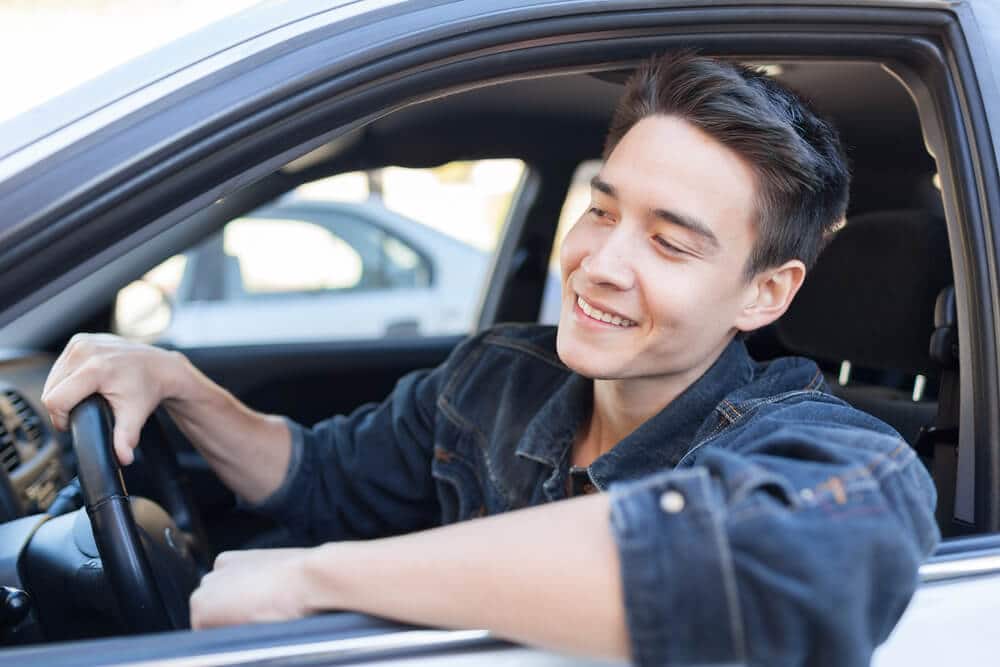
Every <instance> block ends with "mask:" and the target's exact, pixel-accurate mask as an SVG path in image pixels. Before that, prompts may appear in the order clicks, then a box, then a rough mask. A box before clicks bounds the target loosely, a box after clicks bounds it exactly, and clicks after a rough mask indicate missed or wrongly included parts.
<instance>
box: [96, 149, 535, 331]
mask: <svg viewBox="0 0 1000 667" xmlns="http://www.w3.org/2000/svg"><path fill="white" fill-rule="evenodd" d="M524 170H525V166H524V163H523V162H521V161H520V160H502V159H501V160H480V161H467V162H452V163H448V164H444V165H442V166H440V167H436V168H432V169H403V168H394V167H389V168H384V169H378V170H375V171H371V172H353V173H347V174H342V175H338V176H334V177H330V178H326V179H322V180H318V181H313V182H309V183H305V184H303V185H301V186H300V187H299V188H297V189H296V190H295V191H293V192H291V193H288V194H286V195H285V196H283V197H281V198H280V199H279V200H278V201H275V202H271V203H269V204H266V205H265V206H263V207H260V208H258V209H256V210H255V211H252V212H251V213H249V214H247V215H244V216H240V217H239V218H237V219H234V220H231V221H229V222H227V223H226V224H225V226H224V227H223V229H221V230H220V231H219V232H217V233H215V234H212V235H211V236H210V237H209V238H207V239H206V240H204V241H202V242H200V243H198V244H196V245H195V246H193V247H192V248H191V249H189V250H188V251H186V252H184V253H182V254H179V255H175V256H173V257H171V258H169V259H167V260H165V261H164V262H163V263H161V264H159V265H157V266H156V267H155V268H153V269H152V270H150V271H149V272H148V273H146V274H145V275H144V276H143V277H142V278H140V279H139V280H137V281H135V282H133V283H131V284H129V285H128V286H126V287H124V288H123V289H122V290H121V291H120V292H119V293H118V295H117V297H116V303H115V309H114V330H115V332H116V333H118V334H120V335H123V336H125V337H127V338H130V339H133V340H143V341H149V342H158V343H165V344H170V345H173V346H176V347H180V348H185V347H196V346H205V345H209V346H214V345H233V344H254V343H264V344H281V343H294V342H301V341H309V340H312V341H338V340H378V339H380V338H385V337H399V336H411V337H412V336H418V337H424V336H449V335H457V334H464V333H469V332H470V331H471V330H472V327H473V324H474V322H475V321H476V316H477V308H478V306H479V303H480V300H481V293H482V289H483V286H484V281H485V278H486V275H487V270H488V268H489V263H490V261H491V258H492V255H493V252H494V251H495V249H496V246H497V240H498V238H499V235H500V231H501V230H502V228H503V224H504V221H505V218H506V216H507V214H508V211H509V209H510V205H511V201H512V199H513V197H514V194H515V190H516V188H517V185H518V183H519V182H520V179H521V178H522V176H523V173H524Z"/></svg>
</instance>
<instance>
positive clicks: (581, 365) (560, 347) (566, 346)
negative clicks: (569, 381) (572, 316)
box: [556, 332, 620, 380]
mask: <svg viewBox="0 0 1000 667" xmlns="http://www.w3.org/2000/svg"><path fill="white" fill-rule="evenodd" d="M556 354H557V355H559V360H560V361H562V362H563V363H564V364H565V365H566V367H567V368H569V369H570V370H571V371H573V372H574V373H578V374H580V375H582V376H583V377H585V378H590V379H591V380H613V379H616V378H618V377H619V375H620V374H619V373H618V372H617V370H618V368H619V366H620V364H616V363H609V362H610V361H611V360H610V359H606V358H604V357H606V355H607V350H606V349H604V350H597V349H592V347H591V346H588V345H584V344H582V343H580V342H579V341H576V340H572V337H571V336H565V337H564V336H563V335H561V332H560V334H559V335H557V336H556Z"/></svg>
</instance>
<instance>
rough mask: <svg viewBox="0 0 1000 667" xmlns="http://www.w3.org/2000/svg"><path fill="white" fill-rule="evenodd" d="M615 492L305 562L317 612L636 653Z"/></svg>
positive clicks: (333, 551) (345, 548)
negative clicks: (615, 523) (615, 531)
mask: <svg viewBox="0 0 1000 667" xmlns="http://www.w3.org/2000/svg"><path fill="white" fill-rule="evenodd" d="M609 511H610V510H609V498H608V496H607V495H605V494H601V495H597V496H588V497H585V498H578V499H573V500H568V501H563V502H559V503H553V504H549V505H544V506H541V507H535V508H531V509H526V510H519V511H516V512H509V513H507V514H502V515H498V516H493V517H488V518H484V519H477V520H473V521H466V522H463V523H459V524H454V525H450V526H446V527H443V528H436V529H433V530H428V531H424V532H420V533H412V534H410V535H404V536H400V537H392V538H386V539H380V540H372V541H369V542H340V543H331V544H327V545H324V546H322V547H319V548H317V549H313V550H310V552H309V553H308V555H307V557H306V560H305V566H304V568H305V571H306V575H305V579H306V582H308V583H307V586H306V590H308V591H310V593H309V595H311V596H314V597H311V599H309V600H308V601H307V605H308V607H309V610H310V611H320V610H324V609H350V610H355V611H361V612H366V613H370V614H375V615H378V616H383V617H387V618H393V619H396V620H400V621H405V622H412V623H419V624H422V625H431V626H438V627H449V628H484V629H487V630H490V631H491V632H493V633H494V634H495V635H497V636H499V637H504V638H508V639H512V640H515V641H518V642H524V643H526V644H530V645H536V646H543V647H548V648H551V649H555V650H558V651H563V652H570V653H577V654H584V655H588V656H594V657H610V658H626V657H627V656H628V641H627V633H626V627H625V611H624V605H623V596H622V591H621V577H620V574H619V560H618V553H617V550H616V547H615V543H614V539H613V537H612V534H611V527H610V525H609V518H608V517H609Z"/></svg>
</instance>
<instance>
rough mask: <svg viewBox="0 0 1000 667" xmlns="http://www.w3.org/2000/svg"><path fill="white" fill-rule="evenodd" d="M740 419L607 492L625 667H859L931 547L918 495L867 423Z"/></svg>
mask: <svg viewBox="0 0 1000 667" xmlns="http://www.w3.org/2000/svg"><path fill="white" fill-rule="evenodd" d="M824 413H825V414H824V416H823V419H822V420H817V419H816V415H815V414H812V413H810V411H809V408H808V407H807V406H802V405H798V406H790V407H787V408H782V409H779V410H777V411H775V412H772V413H771V414H769V415H767V416H762V417H760V418H758V419H754V420H752V421H753V427H750V428H744V429H740V430H738V431H737V432H735V433H734V434H733V435H732V437H731V438H727V439H726V441H725V443H722V442H721V441H715V442H709V443H708V444H706V445H705V446H703V447H701V448H700V449H699V450H697V451H696V452H695V455H694V456H693V457H692V459H693V461H692V465H690V466H686V467H682V468H678V469H675V470H671V471H668V472H663V473H658V474H655V475H652V476H649V477H646V478H644V479H641V480H638V481H633V482H628V483H624V484H619V485H615V486H613V487H612V488H611V496H612V497H611V501H612V510H611V526H612V531H613V534H614V537H615V541H616V543H617V547H618V550H619V555H620V560H621V576H622V581H623V588H624V597H625V600H624V601H625V611H626V619H627V624H628V630H629V635H630V643H631V650H632V657H633V660H634V661H635V663H636V664H639V665H682V664H684V665H686V664H706V663H709V664H715V663H721V664H752V665H769V666H770V665H831V666H833V665H836V666H850V665H868V664H869V661H870V659H871V654H872V651H873V650H874V647H875V646H877V645H878V644H879V643H881V642H882V641H884V640H885V639H886V638H887V637H888V635H889V632H890V631H891V630H892V628H893V626H894V625H895V623H896V621H897V620H898V619H899V617H900V616H901V614H902V613H903V610H904V609H905V607H906V605H907V603H908V601H909V599H910V597H911V596H912V594H913V592H914V590H915V588H916V585H917V583H918V576H917V570H918V567H919V565H920V563H921V562H922V561H923V560H924V559H925V558H926V557H927V556H928V555H929V554H930V553H931V551H932V550H933V549H934V547H935V545H936V544H937V542H938V540H939V538H940V536H939V534H938V529H937V525H936V523H935V521H934V504H935V500H936V495H935V491H934V486H933V483H932V482H931V479H930V477H929V475H928V474H927V472H926V470H925V469H924V466H923V464H922V463H921V462H920V461H919V459H918V458H917V457H916V455H915V453H914V451H913V450H912V449H911V448H910V447H909V446H908V445H907V444H906V443H905V442H904V441H903V440H902V439H900V438H899V437H898V436H894V435H891V434H889V433H888V432H885V431H879V430H874V429H872V428H869V425H870V421H866V420H868V419H869V418H868V417H867V415H862V413H858V412H857V411H855V410H853V409H851V408H849V407H846V406H843V407H840V406H824Z"/></svg>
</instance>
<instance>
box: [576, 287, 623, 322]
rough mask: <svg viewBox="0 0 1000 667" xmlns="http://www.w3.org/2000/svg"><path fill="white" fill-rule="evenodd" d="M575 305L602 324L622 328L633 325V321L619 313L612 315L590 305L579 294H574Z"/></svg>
mask: <svg viewBox="0 0 1000 667" xmlns="http://www.w3.org/2000/svg"><path fill="white" fill-rule="evenodd" d="M576 305H578V306H580V310H582V311H583V313H584V315H586V316H587V317H589V318H590V319H592V320H597V321H598V322H603V323H604V324H610V325H612V326H616V327H621V328H622V329H627V328H629V327H634V326H635V325H636V323H635V322H633V321H632V320H629V319H625V318H624V317H621V316H619V315H613V314H611V313H606V312H604V311H603V310H600V309H599V308H595V307H594V306H591V305H590V304H589V303H587V301H586V300H585V299H584V298H583V297H582V296H580V295H579V294H577V295H576Z"/></svg>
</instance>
